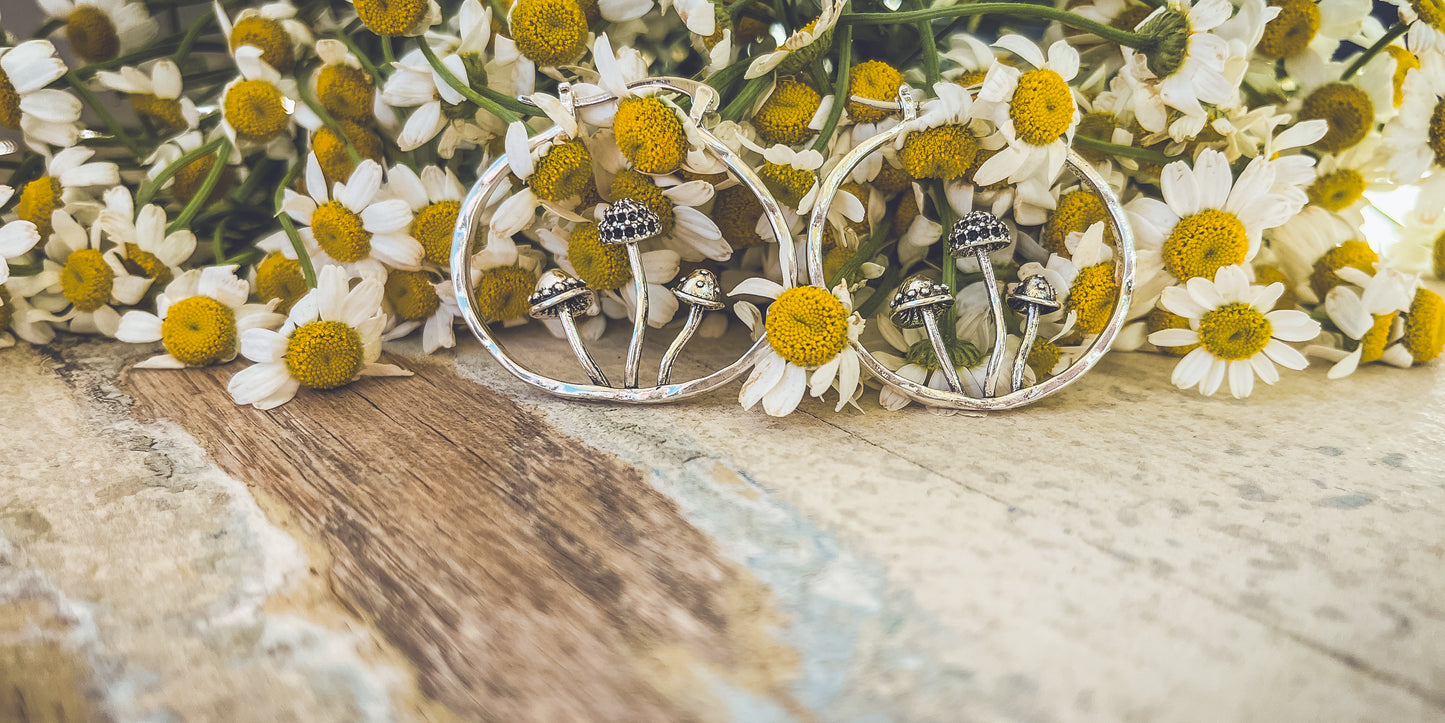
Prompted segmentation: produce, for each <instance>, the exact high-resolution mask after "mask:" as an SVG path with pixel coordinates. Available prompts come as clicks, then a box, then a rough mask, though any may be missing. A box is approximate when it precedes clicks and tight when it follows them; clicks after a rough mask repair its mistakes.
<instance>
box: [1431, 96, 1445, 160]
mask: <svg viewBox="0 0 1445 723" xmlns="http://www.w3.org/2000/svg"><path fill="white" fill-rule="evenodd" d="M1430 150H1432V151H1434V152H1435V165H1437V166H1445V99H1441V100H1439V101H1437V102H1436V103H1435V110H1433V111H1431V112H1430Z"/></svg>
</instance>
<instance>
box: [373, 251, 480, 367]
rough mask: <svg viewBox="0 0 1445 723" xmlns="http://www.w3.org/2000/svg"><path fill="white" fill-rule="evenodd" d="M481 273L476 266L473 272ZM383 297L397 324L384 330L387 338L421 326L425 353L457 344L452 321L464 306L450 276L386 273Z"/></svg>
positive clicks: (420, 272)
mask: <svg viewBox="0 0 1445 723" xmlns="http://www.w3.org/2000/svg"><path fill="white" fill-rule="evenodd" d="M479 274H480V270H474V271H473V274H472V276H473V277H476V276H478V275H479ZM382 299H383V301H384V302H385V308H386V310H387V313H388V316H389V320H390V323H392V324H393V326H392V328H391V329H389V330H388V331H387V332H386V333H385V334H382V336H381V338H382V340H383V341H391V340H393V339H401V338H403V337H405V336H406V335H408V334H410V333H412V332H413V331H415V330H416V329H417V328H418V327H420V328H421V330H422V332H421V348H422V352H423V353H426V354H431V353H432V352H435V351H436V350H437V349H443V348H445V349H450V348H452V347H454V346H456V345H457V337H456V335H455V334H454V333H453V332H452V325H453V323H455V321H456V319H457V317H458V316H460V315H461V307H460V306H458V305H457V297H456V295H455V294H453V293H452V283H451V281H450V280H447V279H443V278H441V277H440V274H437V273H436V272H434V271H426V270H423V271H393V272H391V273H390V274H387V276H386V285H385V287H384V289H383V292H382Z"/></svg>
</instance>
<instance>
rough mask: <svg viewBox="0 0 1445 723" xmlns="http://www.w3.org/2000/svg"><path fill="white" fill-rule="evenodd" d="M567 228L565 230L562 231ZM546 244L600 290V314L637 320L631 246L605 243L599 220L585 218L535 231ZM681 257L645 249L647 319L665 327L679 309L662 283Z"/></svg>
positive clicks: (568, 268) (575, 273)
mask: <svg viewBox="0 0 1445 723" xmlns="http://www.w3.org/2000/svg"><path fill="white" fill-rule="evenodd" d="M564 231H565V233H563V232H564ZM537 237H538V238H539V239H540V240H541V242H542V247H543V248H545V249H547V251H548V252H550V253H551V254H552V258H553V259H555V260H556V262H557V265H558V266H559V267H561V268H562V270H563V271H566V272H567V273H569V274H571V275H573V276H575V277H577V278H579V279H581V280H582V281H583V282H585V283H586V284H587V287H588V288H590V289H592V290H593V291H595V292H597V295H598V297H599V301H600V302H601V303H602V312H603V314H605V315H606V316H607V317H609V318H612V319H627V320H631V319H633V318H634V317H635V316H636V314H637V290H636V288H634V285H633V283H632V266H631V264H630V262H629V261H628V259H627V249H626V248H624V247H622V246H616V245H608V244H604V243H602V242H601V241H600V240H599V239H598V237H597V224H596V223H594V222H584V223H579V224H575V225H572V226H571V228H570V229H565V228H559V229H544V230H543V231H542V232H540V233H538V234H537ZM680 260H681V259H680V258H679V257H678V255H677V252H676V251H673V250H671V249H651V250H647V251H643V252H642V272H643V276H644V277H645V278H646V279H647V301H648V303H647V323H648V325H650V326H653V327H662V326H665V325H666V324H667V323H668V322H669V321H672V317H673V314H675V313H677V297H675V296H673V294H672V292H671V291H670V290H669V289H668V288H667V287H666V286H665V285H664V284H667V283H668V282H670V281H672V279H673V277H675V276H677V271H678V265H679V262H680Z"/></svg>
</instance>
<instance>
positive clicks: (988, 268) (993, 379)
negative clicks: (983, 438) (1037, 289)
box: [948, 211, 1011, 397]
mask: <svg viewBox="0 0 1445 723" xmlns="http://www.w3.org/2000/svg"><path fill="white" fill-rule="evenodd" d="M1010 241H1011V235H1010V233H1009V229H1008V226H1007V225H1005V224H1004V222H1003V221H1000V220H999V219H998V217H997V216H995V215H993V214H991V213H989V212H987V211H973V212H971V213H968V214H966V215H965V216H964V217H963V218H961V219H959V220H958V222H957V223H955V224H953V231H952V232H951V233H949V235H948V247H949V249H950V250H952V251H953V255H954V256H962V255H964V254H967V253H972V254H973V255H974V256H975V257H976V258H977V259H978V268H979V270H980V271H982V272H983V282H984V285H985V286H986V287H987V289H988V311H989V315H990V316H991V317H993V330H994V335H993V352H992V353H990V354H989V357H988V367H987V371H986V372H985V377H984V381H983V395H984V396H985V397H992V396H994V395H995V394H996V393H997V391H998V371H999V367H1000V366H1001V365H1002V363H1003V356H1004V353H1005V351H1004V347H1005V344H1006V343H1007V342H1008V330H1007V329H1006V328H1005V327H1004V319H1003V302H1002V300H1001V299H1000V298H999V292H998V280H997V279H996V278H994V274H993V261H992V260H990V259H989V257H988V255H989V253H991V252H993V251H997V250H999V249H1001V248H1003V247H1005V246H1008V245H1009V243H1010Z"/></svg>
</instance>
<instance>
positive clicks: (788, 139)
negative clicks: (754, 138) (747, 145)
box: [752, 78, 851, 145]
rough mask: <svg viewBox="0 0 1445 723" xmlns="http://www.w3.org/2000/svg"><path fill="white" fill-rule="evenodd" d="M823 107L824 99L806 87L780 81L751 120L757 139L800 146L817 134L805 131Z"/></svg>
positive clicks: (793, 82)
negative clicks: (820, 107) (820, 106)
mask: <svg viewBox="0 0 1445 723" xmlns="http://www.w3.org/2000/svg"><path fill="white" fill-rule="evenodd" d="M822 103H823V96H821V95H818V91H816V90H813V88H812V87H811V86H809V85H808V84H807V83H804V82H801V81H799V80H798V79H796V78H783V79H782V80H779V81H778V85H777V87H775V88H773V94H772V95H770V96H768V99H767V100H766V101H763V104H762V106H761V107H759V108H758V113H757V115H754V116H753V121H752V122H753V127H754V128H756V129H757V131H758V137H759V138H761V139H763V140H764V141H766V142H768V143H784V144H787V145H795V144H798V143H802V142H803V141H806V140H808V138H810V137H812V135H813V134H814V133H815V132H816V131H814V130H813V129H812V128H809V127H808V121H811V120H812V119H813V114H815V113H817V112H818V106H819V105H821V104H822ZM850 107H851V106H850Z"/></svg>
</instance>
